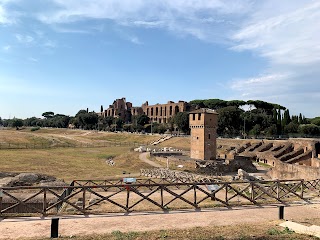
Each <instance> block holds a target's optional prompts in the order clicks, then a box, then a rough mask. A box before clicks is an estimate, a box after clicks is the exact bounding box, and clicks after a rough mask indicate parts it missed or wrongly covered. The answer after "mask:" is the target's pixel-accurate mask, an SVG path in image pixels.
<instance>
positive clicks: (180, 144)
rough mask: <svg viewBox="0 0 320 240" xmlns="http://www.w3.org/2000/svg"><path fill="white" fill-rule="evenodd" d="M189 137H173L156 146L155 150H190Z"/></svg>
mask: <svg viewBox="0 0 320 240" xmlns="http://www.w3.org/2000/svg"><path fill="white" fill-rule="evenodd" d="M190 144H191V143H190V137H173V138H170V139H169V140H167V141H164V142H162V143H160V144H158V145H157V146H156V148H158V147H159V148H162V147H173V148H177V149H181V150H187V151H189V150H190Z"/></svg>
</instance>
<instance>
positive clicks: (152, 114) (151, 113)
mask: <svg viewBox="0 0 320 240" xmlns="http://www.w3.org/2000/svg"><path fill="white" fill-rule="evenodd" d="M151 116H153V108H151Z"/></svg>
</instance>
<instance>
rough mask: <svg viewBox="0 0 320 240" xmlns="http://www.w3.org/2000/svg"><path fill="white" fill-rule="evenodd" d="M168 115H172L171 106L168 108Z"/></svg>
mask: <svg viewBox="0 0 320 240" xmlns="http://www.w3.org/2000/svg"><path fill="white" fill-rule="evenodd" d="M169 116H172V106H170V108H169Z"/></svg>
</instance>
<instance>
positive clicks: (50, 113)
mask: <svg viewBox="0 0 320 240" xmlns="http://www.w3.org/2000/svg"><path fill="white" fill-rule="evenodd" d="M53 116H54V112H44V113H42V117H45V118H47V119H48V118H52V117H53Z"/></svg>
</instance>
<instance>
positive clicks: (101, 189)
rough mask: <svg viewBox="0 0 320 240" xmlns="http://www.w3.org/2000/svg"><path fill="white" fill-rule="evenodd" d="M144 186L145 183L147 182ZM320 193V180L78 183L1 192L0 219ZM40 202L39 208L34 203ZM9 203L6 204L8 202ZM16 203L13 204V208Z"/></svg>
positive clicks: (281, 198) (221, 203)
mask: <svg viewBox="0 0 320 240" xmlns="http://www.w3.org/2000/svg"><path fill="white" fill-rule="evenodd" d="M143 181H144V182H143ZM319 194H320V179H317V180H312V181H305V180H281V181H280V180H279V181H251V182H244V181H237V182H211V183H165V180H163V181H162V182H161V179H159V182H156V181H154V180H150V179H145V180H139V182H136V183H132V184H128V183H124V182H121V181H108V180H97V181H94V180H85V181H79V180H78V181H74V182H73V185H72V186H66V187H63V188H61V187H11V188H2V189H0V215H7V214H10V212H12V209H14V208H17V207H18V206H20V205H22V206H24V209H27V210H28V211H26V212H29V213H40V214H43V215H48V214H71V213H75V214H95V213H106V212H131V211H141V210H159V209H160V210H163V211H168V210H170V209H178V208H190V207H191V208H195V209H199V208H204V207H214V206H232V205H243V204H255V205H260V204H268V203H281V204H287V203H290V202H292V201H297V200H298V201H309V200H310V199H312V198H313V197H315V196H319ZM39 201H41V203H42V204H41V207H39V205H34V204H32V203H33V202H39ZM4 202H5V203H6V204H3V203H4ZM10 202H11V204H8V203H10Z"/></svg>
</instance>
